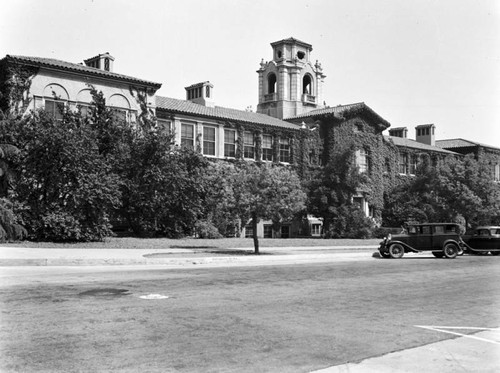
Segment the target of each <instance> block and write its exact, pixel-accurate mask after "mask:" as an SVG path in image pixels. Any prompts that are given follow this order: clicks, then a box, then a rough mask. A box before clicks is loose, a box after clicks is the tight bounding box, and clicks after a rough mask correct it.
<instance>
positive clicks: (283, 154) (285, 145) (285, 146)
mask: <svg viewBox="0 0 500 373" xmlns="http://www.w3.org/2000/svg"><path fill="white" fill-rule="evenodd" d="M280 162H285V163H288V162H290V141H289V140H288V139H280Z"/></svg>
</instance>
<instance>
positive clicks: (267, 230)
mask: <svg viewBox="0 0 500 373" xmlns="http://www.w3.org/2000/svg"><path fill="white" fill-rule="evenodd" d="M264 238H273V226H272V225H271V224H264Z"/></svg>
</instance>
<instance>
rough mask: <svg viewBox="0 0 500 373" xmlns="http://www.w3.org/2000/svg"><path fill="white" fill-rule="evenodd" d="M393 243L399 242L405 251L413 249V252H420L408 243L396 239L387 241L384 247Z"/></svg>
mask: <svg viewBox="0 0 500 373" xmlns="http://www.w3.org/2000/svg"><path fill="white" fill-rule="evenodd" d="M395 243H397V244H400V245H401V246H403V247H404V249H405V251H407V250H408V251H413V252H415V253H418V252H420V251H419V250H417V249H414V248H413V247H411V246H410V245H408V244H407V243H405V242H402V241H397V240H394V241H391V242H389V243H386V247H387V248H388V247H389V246H391V245H393V244H395Z"/></svg>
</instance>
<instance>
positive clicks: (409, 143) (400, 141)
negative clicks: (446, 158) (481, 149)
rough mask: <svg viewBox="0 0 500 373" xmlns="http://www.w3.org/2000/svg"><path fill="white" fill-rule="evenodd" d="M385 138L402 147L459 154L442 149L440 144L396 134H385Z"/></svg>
mask: <svg viewBox="0 0 500 373" xmlns="http://www.w3.org/2000/svg"><path fill="white" fill-rule="evenodd" d="M384 138H385V139H387V140H389V141H392V142H393V144H394V145H396V146H400V147H405V148H412V149H419V150H425V151H433V152H437V153H443V154H454V155H457V153H455V152H452V151H449V150H445V149H442V148H440V147H439V146H432V145H427V144H423V143H421V142H418V141H416V140H411V139H405V138H402V137H394V136H384Z"/></svg>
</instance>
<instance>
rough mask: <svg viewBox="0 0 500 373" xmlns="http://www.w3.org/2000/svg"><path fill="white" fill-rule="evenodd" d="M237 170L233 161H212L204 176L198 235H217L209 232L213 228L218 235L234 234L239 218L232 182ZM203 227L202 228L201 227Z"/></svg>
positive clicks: (207, 236)
mask: <svg viewBox="0 0 500 373" xmlns="http://www.w3.org/2000/svg"><path fill="white" fill-rule="evenodd" d="M236 172H237V170H236V168H235V166H234V164H233V163H229V162H212V163H210V164H209V166H208V169H207V172H206V174H205V175H204V178H205V179H206V185H207V195H206V198H205V206H204V211H205V212H204V218H203V221H200V222H199V223H198V226H199V227H198V229H197V234H198V235H200V237H206V238H211V237H214V238H216V237H217V234H216V233H210V232H211V230H210V228H215V229H216V230H217V232H218V233H219V236H224V237H227V236H234V235H235V234H236V232H237V230H238V226H239V219H238V216H237V214H236V212H235V209H234V205H235V201H234V191H233V182H237V180H236V176H235V174H236ZM201 228H203V229H201Z"/></svg>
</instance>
